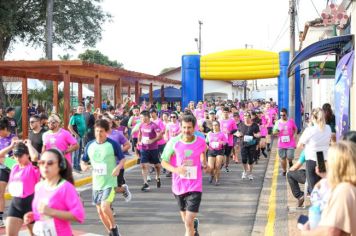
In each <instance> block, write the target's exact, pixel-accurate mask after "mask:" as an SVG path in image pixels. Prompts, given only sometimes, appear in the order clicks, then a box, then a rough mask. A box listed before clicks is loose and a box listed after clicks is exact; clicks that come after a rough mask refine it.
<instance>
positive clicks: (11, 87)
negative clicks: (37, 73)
mask: <svg viewBox="0 0 356 236" xmlns="http://www.w3.org/2000/svg"><path fill="white" fill-rule="evenodd" d="M27 83H28V85H27V89H28V90H44V89H46V86H45V85H44V84H43V83H42V82H41V81H39V80H38V79H28V82H27ZM3 84H4V87H5V91H6V93H7V94H22V82H21V81H6V82H3Z"/></svg>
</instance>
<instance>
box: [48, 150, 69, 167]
mask: <svg viewBox="0 0 356 236" xmlns="http://www.w3.org/2000/svg"><path fill="white" fill-rule="evenodd" d="M47 152H52V153H55V154H57V155H58V157H59V159H60V160H59V163H58V166H59V169H60V170H65V169H67V162H66V159H65V157H64V155H63V153H62V152H61V151H60V150H59V149H57V148H51V149H49V150H47Z"/></svg>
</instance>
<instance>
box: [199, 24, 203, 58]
mask: <svg viewBox="0 0 356 236" xmlns="http://www.w3.org/2000/svg"><path fill="white" fill-rule="evenodd" d="M198 22H199V46H198V51H199V54H200V55H201V25H202V24H203V22H202V21H198Z"/></svg>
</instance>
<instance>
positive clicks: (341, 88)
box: [335, 51, 354, 140]
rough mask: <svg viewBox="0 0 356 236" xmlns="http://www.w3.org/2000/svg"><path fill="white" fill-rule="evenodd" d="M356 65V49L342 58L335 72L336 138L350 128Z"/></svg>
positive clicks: (338, 138)
mask: <svg viewBox="0 0 356 236" xmlns="http://www.w3.org/2000/svg"><path fill="white" fill-rule="evenodd" d="M353 65H354V51H351V52H349V53H348V54H346V55H345V56H343V57H342V58H341V60H340V61H339V63H338V64H337V67H336V72H335V121H336V140H340V138H341V137H342V135H343V134H344V133H346V132H347V131H349V130H350V120H349V114H350V109H349V106H350V87H351V80H352V67H353Z"/></svg>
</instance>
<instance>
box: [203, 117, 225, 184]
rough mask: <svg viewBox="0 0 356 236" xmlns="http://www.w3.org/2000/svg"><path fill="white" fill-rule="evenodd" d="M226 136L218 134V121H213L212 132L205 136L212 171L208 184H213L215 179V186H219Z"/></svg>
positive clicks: (221, 133)
mask: <svg viewBox="0 0 356 236" xmlns="http://www.w3.org/2000/svg"><path fill="white" fill-rule="evenodd" d="M227 141H228V140H227V139H226V136H225V134H224V133H223V132H220V123H219V121H213V131H211V132H209V133H208V134H207V136H206V142H207V143H208V148H209V149H208V163H209V167H210V169H211V170H212V171H211V175H210V178H209V183H212V182H213V179H214V177H215V185H216V186H218V185H220V169H221V165H222V163H223V161H224V146H225V144H226V143H227Z"/></svg>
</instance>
